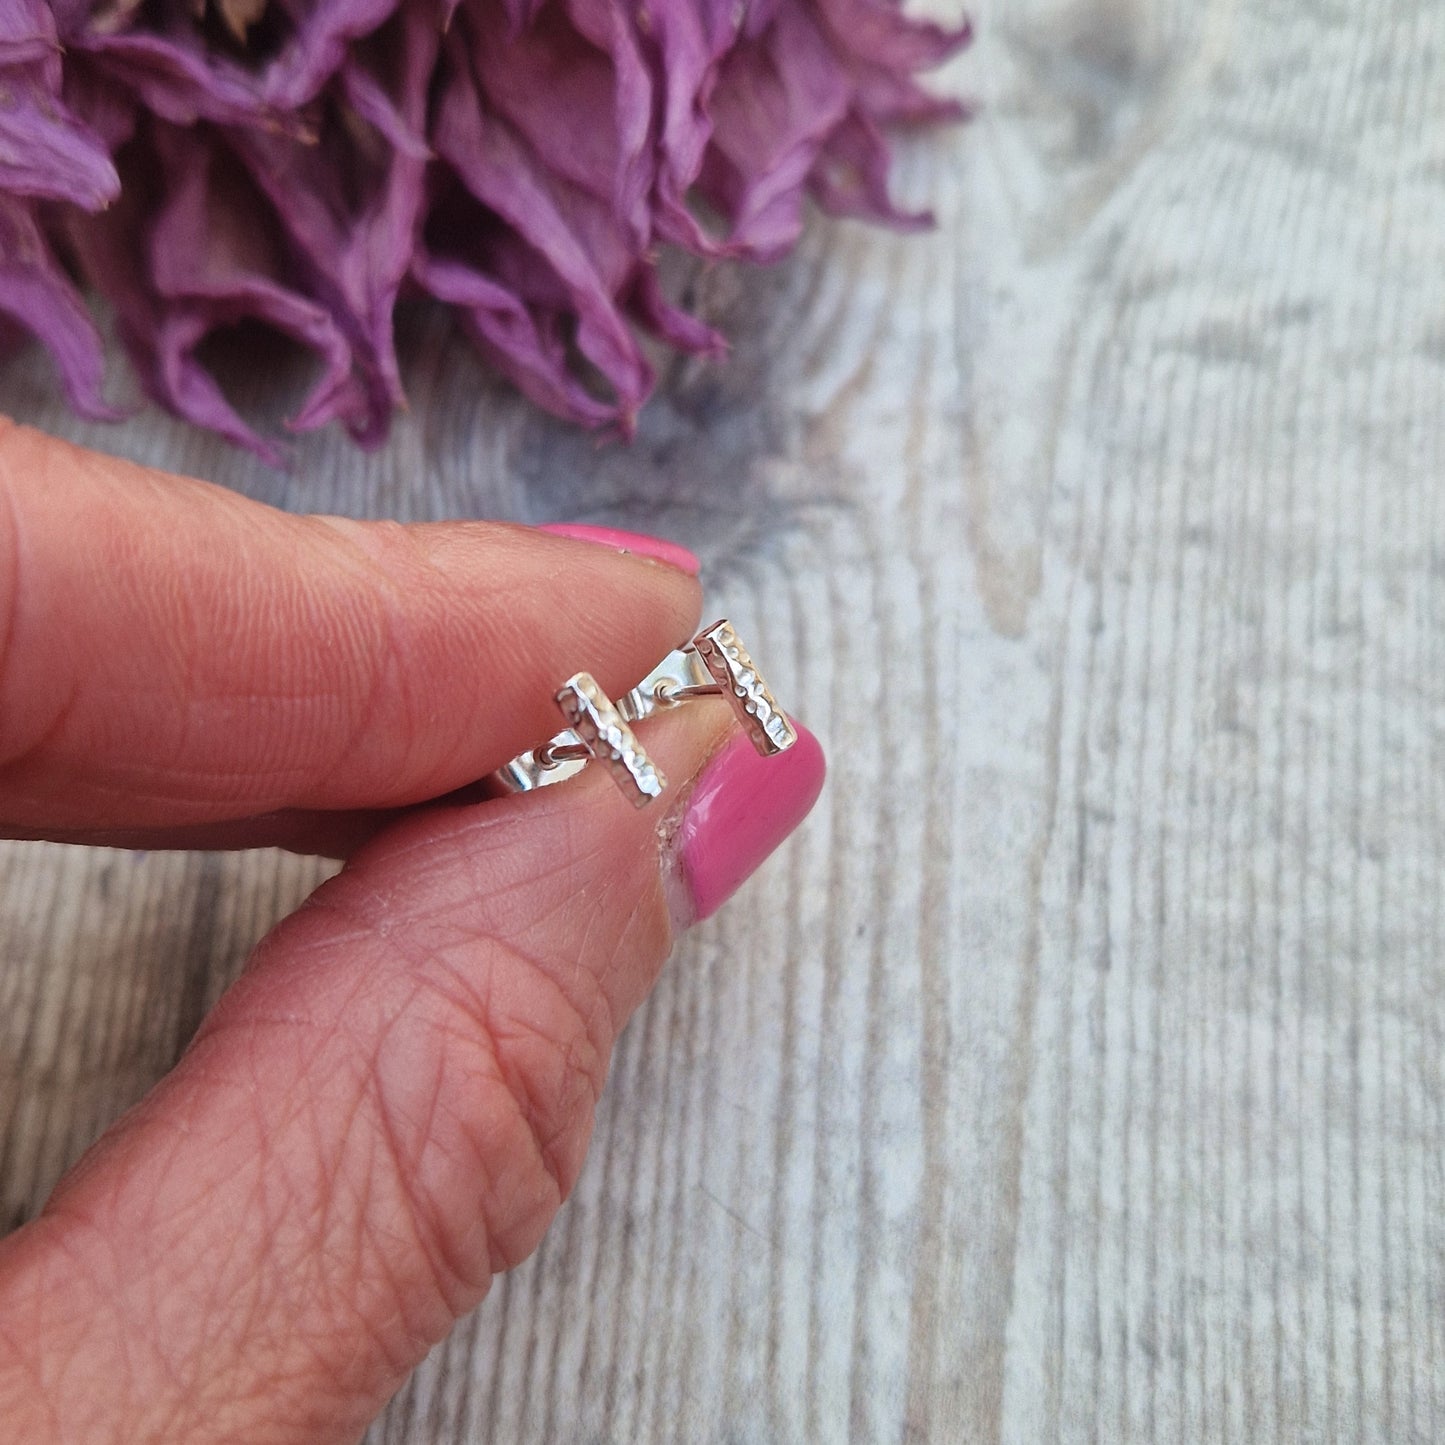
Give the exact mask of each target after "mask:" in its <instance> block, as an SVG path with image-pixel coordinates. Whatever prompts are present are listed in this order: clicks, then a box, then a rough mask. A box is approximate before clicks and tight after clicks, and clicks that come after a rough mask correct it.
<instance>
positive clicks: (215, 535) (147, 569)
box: [0, 420, 699, 831]
mask: <svg viewBox="0 0 1445 1445" xmlns="http://www.w3.org/2000/svg"><path fill="white" fill-rule="evenodd" d="M698 609H699V591H698V586H697V582H696V581H695V579H694V578H693V577H691V576H690V575H688V573H687V572H686V571H685V570H684V569H683V568H681V567H678V566H674V565H668V564H666V563H663V562H659V561H655V560H650V559H648V558H645V557H641V556H638V555H636V554H624V553H621V552H618V551H615V550H612V549H609V548H606V547H599V546H594V545H590V544H588V543H585V542H581V541H576V540H569V539H567V538H564V537H558V536H552V535H548V534H545V533H541V532H538V531H535V530H533V529H530V528H525V527H517V526H510V525H505V524H499V523H487V522H455V523H439V524H430V525H424V526H415V527H402V526H400V525H398V524H395V523H363V522H352V521H346V520H344V519H341V518H326V517H300V516H293V515H290V514H288V513H284V512H281V511H278V510H276V509H274V508H271V507H266V506H263V505H261V504H260V503H257V502H253V501H250V500H248V499H246V498H244V497H242V496H239V495H238V494H235V493H232V492H228V491H225V490H224V489H222V488H220V487H214V486H211V485H209V484H207V483H204V482H198V481H193V480H190V479H186V478H181V477H174V476H170V475H168V474H165V473H162V472H157V471H153V470H150V469H147V468H145V467H140V466H136V465H134V464H132V463H129V462H124V461H119V460H116V459H114V458H111V457H105V456H101V455H98V454H96V453H93V452H88V451H85V450H83V449H81V448H78V447H74V446H71V445H69V444H67V443H64V442H60V441H56V440H54V439H52V438H50V437H46V436H44V435H42V434H40V433H38V432H35V431H32V430H30V429H28V428H25V427H20V426H16V425H14V424H13V423H10V422H5V421H3V420H0V825H4V826H8V827H9V828H11V829H12V830H16V831H23V830H37V829H40V830H44V829H50V830H63V829H71V828H87V829H105V828H146V827H157V826H174V825H186V824H194V823H207V822H213V821H216V820H219V819H228V818H240V817H247V816H250V815H253V814H257V813H266V812H272V811H276V810H281V809H359V808H387V807H397V806H402V805H405V804H408V803H413V802H418V801H421V800H423V799H427V798H432V797H436V796H438V795H439V794H442V793H446V792H449V791H451V790H452V789H454V788H458V787H461V786H462V785H464V784H466V783H468V782H470V781H472V780H474V779H475V778H477V777H479V776H480V775H482V774H484V773H486V772H489V771H490V770H491V769H493V768H495V767H497V766H499V765H500V764H501V763H503V762H505V761H506V760H507V759H508V758H510V757H512V756H515V755H516V754H517V753H519V752H521V751H522V750H523V749H524V748H527V747H529V746H533V745H535V744H536V743H537V742H539V741H540V740H542V739H544V738H545V737H547V736H548V735H549V734H550V733H552V732H553V731H555V730H556V727H557V726H558V718H557V714H556V710H555V707H554V705H553V702H552V694H553V691H554V690H555V688H556V687H557V685H558V684H559V683H560V682H561V681H562V680H563V679H565V678H566V677H568V676H570V675H571V674H572V673H574V672H576V671H579V670H582V669H586V670H587V671H589V672H591V673H593V674H594V675H595V676H596V677H597V678H598V680H599V682H600V683H601V684H602V686H603V687H604V688H606V689H608V690H609V691H620V690H622V689H624V688H625V687H627V686H630V685H631V684H632V683H633V682H635V681H636V680H637V678H638V677H640V676H642V675H643V674H644V673H645V672H646V671H647V670H648V669H649V668H650V667H651V666H652V665H653V663H655V662H656V661H657V659H658V658H659V657H661V656H662V655H663V654H665V653H666V652H667V651H668V650H669V649H670V648H672V647H674V646H676V645H677V644H678V643H679V642H680V641H681V640H683V639H684V638H685V637H687V636H688V635H689V633H690V631H691V629H692V627H693V626H694V625H695V624H696V621H697V617H698Z"/></svg>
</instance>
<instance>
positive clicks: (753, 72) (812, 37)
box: [699, 0, 851, 261]
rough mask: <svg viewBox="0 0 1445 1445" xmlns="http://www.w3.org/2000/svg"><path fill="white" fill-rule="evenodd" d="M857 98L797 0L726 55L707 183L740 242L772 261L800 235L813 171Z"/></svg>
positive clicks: (717, 96)
mask: <svg viewBox="0 0 1445 1445" xmlns="http://www.w3.org/2000/svg"><path fill="white" fill-rule="evenodd" d="M850 100H851V97H850V95H849V88H848V84H847V78H846V75H845V74H844V72H843V71H842V70H841V68H840V67H839V66H838V64H837V62H836V60H835V58H834V54H833V51H832V49H831V48H830V46H829V44H828V42H827V40H826V39H825V38H824V36H823V33H822V32H821V31H820V30H819V29H818V27H817V25H816V24H815V23H814V21H813V20H812V18H811V16H810V15H809V14H808V13H807V12H806V11H805V10H804V9H803V8H802V7H801V5H798V4H795V3H793V0H788V3H787V4H785V5H784V6H783V7H782V8H781V9H780V10H779V11H778V14H777V18H776V19H775V20H774V22H773V24H772V25H771V26H769V28H768V29H767V30H766V31H765V32H764V33H763V34H762V35H760V36H759V37H758V38H757V39H756V40H752V41H748V42H745V43H744V44H741V45H739V46H738V47H737V48H736V49H735V50H733V51H732V53H731V54H730V55H729V56H728V58H727V60H726V62H725V63H724V65H723V69H722V74H721V75H720V77H719V79H718V86H717V90H716V92H715V93H714V95H713V104H712V114H713V125H714V130H713V140H712V145H711V146H710V147H709V150H708V153H707V157H706V160H705V161H704V164H703V169H702V174H701V176H700V177H699V185H700V187H701V189H702V190H703V192H704V193H705V194H706V195H707V197H708V199H709V200H710V201H711V202H712V203H713V204H714V205H715V206H717V207H718V209H719V210H720V211H721V212H722V213H723V215H724V216H726V217H727V219H728V220H729V222H730V223H731V226H732V231H731V235H730V237H729V240H730V242H731V244H732V245H733V246H734V247H736V248H737V249H739V250H740V251H744V252H746V253H747V254H748V255H751V256H753V257H755V258H757V259H758V260H761V261H770V260H776V259H777V258H778V257H780V256H782V255H783V254H784V253H785V252H786V251H787V250H788V249H789V248H790V247H791V246H793V244H794V243H795V242H796V241H797V239H798V236H799V234H800V232H801V231H802V228H803V187H804V183H805V182H806V180H807V177H808V172H809V170H810V169H811V168H812V165H813V162H814V160H815V159H816V158H817V155H818V152H819V151H820V150H821V149H822V147H823V144H824V142H825V141H826V140H827V138H828V136H829V135H830V134H831V133H832V131H833V130H834V128H835V127H836V126H838V125H839V124H840V123H841V121H842V120H843V117H844V116H845V115H846V114H847V113H848V109H849V104H850Z"/></svg>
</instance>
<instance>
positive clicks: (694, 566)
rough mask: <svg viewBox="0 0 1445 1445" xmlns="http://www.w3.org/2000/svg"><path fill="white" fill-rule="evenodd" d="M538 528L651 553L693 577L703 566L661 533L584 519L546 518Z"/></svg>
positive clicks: (620, 549) (616, 548) (623, 549)
mask: <svg viewBox="0 0 1445 1445" xmlns="http://www.w3.org/2000/svg"><path fill="white" fill-rule="evenodd" d="M537 530H538V531H539V532H550V533H551V534H552V536H554V537H574V538H575V539H576V540H577V541H579V542H596V543H597V544H598V546H601V547H611V548H612V549H613V551H615V552H634V553H636V554H637V556H639V557H651V558H653V559H654V560H655V561H658V562H666V563H667V565H668V566H669V567H678V568H680V569H681V570H682V571H684V572H686V573H687V574H688V576H689V577H696V576H697V574H698V571H699V570H700V568H701V566H702V564H701V563H700V562H699V561H698V560H697V558H696V557H694V556H693V554H692V553H691V552H689V551H688V550H687V548H686V547H681V546H679V545H678V544H677V543H676V542H666V541H664V540H663V539H662V538H661V537H646V536H644V535H643V534H642V533H641V532H619V531H618V530H617V528H616V527H592V526H589V525H587V524H586V523H583V522H549V523H548V524H547V525H546V526H544V527H538V528H537Z"/></svg>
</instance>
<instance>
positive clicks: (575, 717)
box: [554, 672, 667, 808]
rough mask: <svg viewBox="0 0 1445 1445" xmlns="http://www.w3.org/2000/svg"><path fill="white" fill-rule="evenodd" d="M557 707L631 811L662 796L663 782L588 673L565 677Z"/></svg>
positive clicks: (624, 723)
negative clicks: (615, 785)
mask: <svg viewBox="0 0 1445 1445" xmlns="http://www.w3.org/2000/svg"><path fill="white" fill-rule="evenodd" d="M557 706H558V707H560V708H561V709H562V716H563V717H565V718H566V719H567V721H568V722H569V723H570V724H571V725H572V732H573V733H574V734H575V735H576V737H577V739H578V740H579V741H580V742H581V743H582V744H583V746H584V747H586V749H587V751H588V752H589V753H590V754H591V755H592V756H593V757H594V758H596V759H597V761H598V762H600V763H602V764H603V766H604V767H606V769H607V771H608V772H609V773H611V774H612V777H613V780H614V781H615V782H616V783H617V786H618V787H619V788H621V789H622V791H623V792H624V793H625V794H626V795H627V796H628V797H629V798H630V799H631V800H632V804H633V806H634V807H637V808H644V807H646V806H647V804H648V803H650V802H651V801H652V800H653V799H654V798H657V797H660V796H661V795H662V790H663V789H664V788H665V787H666V786H667V779H666V778H664V777H663V776H662V774H661V773H660V772H659V771H658V769H657V766H656V764H655V763H654V762H653V761H652V759H651V758H649V757H648V756H647V753H646V752H645V751H644V750H643V747H642V744H641V743H639V742H638V741H637V738H636V736H635V735H634V734H633V731H632V729H631V728H630V727H628V725H627V720H626V719H625V718H624V717H623V715H622V713H621V712H620V711H619V710H618V709H617V707H616V706H615V705H614V704H613V702H612V700H611V699H610V698H609V697H608V696H607V694H606V693H605V692H603V691H602V689H601V688H600V687H598V686H597V681H596V679H595V678H594V677H593V676H592V674H591V673H589V672H579V673H576V674H575V675H574V676H572V677H569V678H568V679H567V681H566V682H565V683H563V684H562V686H561V687H560V688H558V690H557ZM554 741H555V740H554Z"/></svg>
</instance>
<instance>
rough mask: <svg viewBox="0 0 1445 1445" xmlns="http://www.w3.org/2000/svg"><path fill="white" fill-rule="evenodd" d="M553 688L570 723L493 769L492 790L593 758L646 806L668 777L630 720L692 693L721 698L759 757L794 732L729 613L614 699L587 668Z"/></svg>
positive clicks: (536, 781)
mask: <svg viewBox="0 0 1445 1445" xmlns="http://www.w3.org/2000/svg"><path fill="white" fill-rule="evenodd" d="M556 696H557V706H558V707H559V708H560V709H561V711H562V716H563V717H564V718H565V719H566V722H567V727H566V728H565V729H564V730H563V731H562V732H560V733H558V734H556V736H554V737H553V738H551V739H550V740H549V741H548V742H546V743H543V744H542V746H541V747H538V748H533V749H532V750H531V751H529V752H525V753H523V754H521V756H520V757H516V758H513V759H512V761H511V762H509V763H508V764H507V765H506V766H505V767H502V768H499V769H498V770H497V771H496V772H495V773H492V774H491V775H490V778H489V782H491V783H492V784H493V786H494V787H495V788H496V789H497V790H499V791H502V792H507V793H529V792H531V791H532V790H533V789H535V788H541V787H546V786H547V785H548V784H550V783H558V782H561V781H562V780H563V779H564V778H569V777H571V776H572V775H573V774H574V773H576V772H579V771H580V770H581V769H582V768H583V767H585V766H586V765H587V764H588V763H589V762H594V761H595V762H600V763H602V764H603V766H605V767H606V769H607V771H608V772H609V773H610V774H611V775H612V777H613V779H614V781H615V782H616V783H617V785H618V787H619V788H621V790H622V792H623V793H624V794H625V795H626V796H627V797H628V798H629V799H630V800H631V801H632V803H633V805H634V806H635V807H638V808H642V807H646V806H647V804H648V803H650V802H651V801H652V800H653V799H654V798H657V797H660V796H661V795H662V793H663V790H664V789H665V788H666V787H667V780H666V779H665V778H664V777H663V776H662V773H661V772H660V771H659V769H658V767H657V765H656V764H655V763H654V762H653V761H652V759H651V758H649V757H648V756H647V752H646V750H645V749H644V748H643V747H642V745H641V744H640V743H639V742H638V740H637V735H636V734H635V733H634V732H633V730H632V729H633V725H635V724H637V723H641V722H644V721H646V719H648V718H649V717H651V716H652V715H653V714H654V713H657V712H660V711H663V710H665V709H667V708H672V707H678V706H680V705H681V704H683V703H685V702H690V701H691V700H693V699H694V698H701V697H723V698H725V699H726V700H727V701H728V703H729V704H730V705H731V706H732V709H733V712H734V714H735V715H736V716H737V718H738V721H739V722H740V723H741V724H742V726H743V730H744V732H746V733H747V735H748V738H749V739H750V740H751V742H752V744H753V746H754V747H755V748H756V749H757V750H758V752H759V753H760V754H762V755H763V756H764V757H771V756H773V755H775V754H777V753H783V752H786V751H787V750H788V749H789V748H790V747H792V746H793V744H794V743H795V742H797V740H798V734H797V730H796V729H795V728H794V727H793V724H792V722H791V721H790V720H789V718H788V715H787V714H786V713H785V712H784V711H783V710H782V708H780V707H779V706H778V703H777V699H776V698H774V697H773V694H772V692H771V691H770V690H769V688H768V685H767V682H766V681H765V680H764V678H763V676H762V674H761V673H760V672H759V671H758V668H757V664H756V663H754V662H753V660H752V658H751V657H750V656H749V655H748V651H747V649H746V648H745V647H744V646H743V644H742V641H741V640H740V639H739V637H738V635H737V632H736V631H735V630H734V628H733V625H732V623H730V622H729V621H727V619H726V618H724V619H723V620H722V621H720V622H714V623H713V624H712V625H711V626H710V627H705V628H704V629H703V630H702V631H701V632H699V633H698V634H697V636H695V637H694V638H693V639H692V641H691V642H689V643H688V644H687V645H686V646H685V647H680V648H677V649H676V650H675V651H673V652H670V653H668V655H667V656H666V657H664V658H663V659H662V661H661V662H659V663H658V664H657V666H656V667H654V668H653V669H652V671H651V672H649V673H648V674H647V676H646V677H644V678H643V679H642V681H641V682H639V683H638V684H637V686H636V687H634V688H631V689H629V690H628V691H627V692H625V693H624V694H623V695H622V696H621V697H620V698H619V699H618V700H617V701H616V702H615V703H614V702H613V701H612V700H611V699H610V698H609V697H608V696H607V694H606V693H604V692H603V691H602V689H601V688H600V687H599V686H598V685H597V681H596V679H595V678H594V677H593V676H592V675H591V674H590V673H586V672H579V673H576V674H574V675H573V676H572V677H569V678H568V679H567V681H566V682H565V683H564V684H563V685H562V686H561V687H560V688H559V689H558V691H557V695H556Z"/></svg>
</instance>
